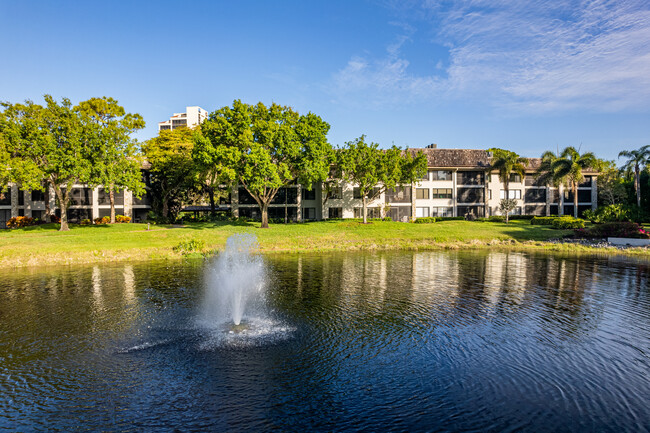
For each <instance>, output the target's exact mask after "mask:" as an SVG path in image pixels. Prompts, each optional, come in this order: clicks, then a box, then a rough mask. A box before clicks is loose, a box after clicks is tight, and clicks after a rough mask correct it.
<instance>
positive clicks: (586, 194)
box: [578, 189, 591, 203]
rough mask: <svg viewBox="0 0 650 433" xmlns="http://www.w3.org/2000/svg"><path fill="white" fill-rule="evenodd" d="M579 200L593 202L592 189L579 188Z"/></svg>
mask: <svg viewBox="0 0 650 433" xmlns="http://www.w3.org/2000/svg"><path fill="white" fill-rule="evenodd" d="M578 202H580V203H591V190H590V189H588V190H584V189H579V190H578Z"/></svg>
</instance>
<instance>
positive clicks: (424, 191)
mask: <svg viewBox="0 0 650 433" xmlns="http://www.w3.org/2000/svg"><path fill="white" fill-rule="evenodd" d="M415 198H416V199H418V200H428V199H429V188H417V189H416V190H415Z"/></svg>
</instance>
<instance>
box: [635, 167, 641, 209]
mask: <svg viewBox="0 0 650 433" xmlns="http://www.w3.org/2000/svg"><path fill="white" fill-rule="evenodd" d="M634 189H635V190H636V204H637V206H639V209H641V174H640V173H639V166H638V165H637V166H635V167H634Z"/></svg>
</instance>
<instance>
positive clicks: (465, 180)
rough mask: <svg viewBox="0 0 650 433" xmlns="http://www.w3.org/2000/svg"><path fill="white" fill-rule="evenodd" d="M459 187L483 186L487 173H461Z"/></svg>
mask: <svg viewBox="0 0 650 433" xmlns="http://www.w3.org/2000/svg"><path fill="white" fill-rule="evenodd" d="M457 178H458V185H483V184H484V183H485V173H483V172H482V171H459V172H458V175H457Z"/></svg>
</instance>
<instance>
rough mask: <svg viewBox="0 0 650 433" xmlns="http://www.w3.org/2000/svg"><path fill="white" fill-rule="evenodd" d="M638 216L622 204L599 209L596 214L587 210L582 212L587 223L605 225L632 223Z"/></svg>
mask: <svg viewBox="0 0 650 433" xmlns="http://www.w3.org/2000/svg"><path fill="white" fill-rule="evenodd" d="M635 214H638V212H634V211H633V210H632V209H631V208H630V207H629V206H625V205H622V204H610V205H608V206H601V207H599V208H598V209H597V210H596V212H594V211H592V210H591V209H588V210H586V211H584V213H583V216H584V217H585V218H587V219H588V220H589V221H592V222H595V223H606V222H614V221H632V219H634V218H635V217H636V216H638V215H635Z"/></svg>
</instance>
